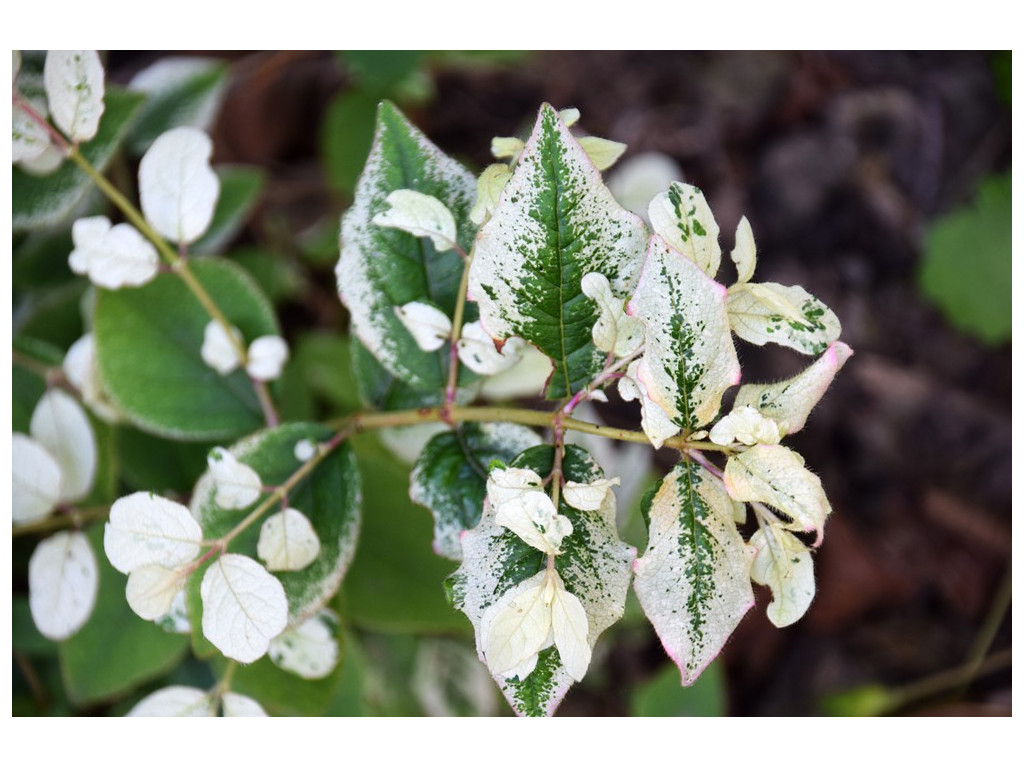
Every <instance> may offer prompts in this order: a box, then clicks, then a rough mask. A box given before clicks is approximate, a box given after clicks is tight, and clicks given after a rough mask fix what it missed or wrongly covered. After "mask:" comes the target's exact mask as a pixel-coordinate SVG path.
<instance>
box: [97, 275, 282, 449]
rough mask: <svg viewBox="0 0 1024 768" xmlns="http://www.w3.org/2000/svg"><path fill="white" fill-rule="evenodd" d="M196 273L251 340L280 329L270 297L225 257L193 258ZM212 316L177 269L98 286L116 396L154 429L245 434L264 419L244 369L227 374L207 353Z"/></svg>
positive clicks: (187, 435)
mask: <svg viewBox="0 0 1024 768" xmlns="http://www.w3.org/2000/svg"><path fill="white" fill-rule="evenodd" d="M191 268H192V271H193V272H194V273H195V276H196V278H197V279H198V280H199V282H200V283H202V284H203V286H204V287H205V288H206V290H207V291H208V292H209V293H210V295H211V296H213V297H214V300H215V301H216V302H217V304H218V305H219V306H220V308H221V311H223V312H224V313H225V315H226V316H227V318H228V320H229V321H230V322H231V323H232V324H233V325H235V326H237V327H238V328H239V329H240V330H241V332H242V335H243V336H244V338H245V339H246V341H251V340H253V339H255V338H258V337H260V336H266V335H276V334H278V333H279V330H278V327H277V319H276V317H275V315H274V309H273V307H272V306H271V304H270V302H269V301H267V299H266V298H265V297H264V296H263V294H262V293H260V290H259V288H258V287H257V286H256V284H255V283H254V282H253V280H252V278H250V277H249V275H248V274H246V273H245V272H243V271H242V270H241V269H240V268H239V267H237V266H235V265H234V264H232V263H230V262H228V261H224V260H220V259H218V260H214V259H196V260H193V261H192V262H191ZM209 322H210V316H209V315H208V314H207V313H206V310H205V309H203V307H202V305H201V304H200V303H199V301H198V300H197V299H196V298H195V297H194V296H193V294H192V292H191V291H190V290H189V289H188V287H187V286H186V285H185V284H184V282H182V281H181V280H180V279H179V278H178V277H177V276H176V275H173V274H164V275H160V276H159V277H157V278H156V279H155V280H153V281H152V282H150V283H148V284H147V285H145V286H143V287H141V288H134V289H128V288H126V289H122V290H119V291H98V292H97V298H96V313H95V321H94V331H93V332H94V334H95V338H96V360H97V364H98V365H99V370H100V375H101V377H102V379H103V381H104V383H105V384H106V385H107V392H108V394H109V395H110V399H111V400H112V401H113V402H114V403H115V404H116V405H117V407H118V408H119V409H120V410H121V411H122V412H124V414H125V415H126V416H127V417H128V419H129V420H130V421H131V422H132V423H134V424H135V425H136V426H138V427H139V428H140V429H143V430H145V431H147V432H150V433H153V434H157V435H162V436H164V437H169V438H171V439H176V440H222V439H230V438H235V437H239V436H241V435H244V434H247V433H249V432H252V431H253V430H255V429H258V428H259V427H260V425H261V424H262V423H263V415H262V412H261V410H260V406H259V401H258V400H257V399H256V394H255V392H254V391H253V387H252V382H250V381H249V378H248V376H246V374H245V372H244V371H241V370H237V371H235V372H233V373H232V374H230V375H228V376H221V375H220V374H219V373H217V371H215V370H213V368H211V367H210V366H209V365H207V364H206V363H205V362H204V361H203V359H202V357H201V356H200V350H201V349H202V346H203V337H204V332H205V329H206V326H207V324H208V323H209Z"/></svg>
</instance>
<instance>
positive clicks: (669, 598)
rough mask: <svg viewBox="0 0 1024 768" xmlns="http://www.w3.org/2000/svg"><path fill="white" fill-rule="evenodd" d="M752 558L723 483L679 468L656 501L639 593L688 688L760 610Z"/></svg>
mask: <svg viewBox="0 0 1024 768" xmlns="http://www.w3.org/2000/svg"><path fill="white" fill-rule="evenodd" d="M752 557H753V550H751V549H750V548H748V547H747V546H746V544H744V542H743V539H742V538H741V537H740V535H739V532H738V531H737V530H736V524H735V523H734V522H733V505H732V502H731V501H730V500H729V497H728V496H727V495H726V493H725V491H724V490H723V489H722V486H721V484H720V483H719V482H718V481H717V480H716V479H715V478H714V477H713V476H712V475H711V474H710V473H709V472H708V471H707V470H705V469H704V468H703V467H700V466H698V465H696V464H692V463H689V462H685V463H682V464H678V465H676V467H675V468H674V469H673V470H672V473H671V474H669V475H668V476H667V477H666V478H665V479H664V480H663V481H662V483H661V485H660V486H659V488H658V491H657V492H656V494H655V496H654V498H653V500H652V501H651V505H650V534H649V541H648V545H647V551H646V552H645V553H644V555H643V557H641V558H640V559H639V560H637V561H636V563H635V564H634V566H633V570H634V572H635V573H636V579H635V580H634V583H633V586H634V591H635V592H636V595H637V597H638V598H639V599H640V605H641V606H643V609H644V613H645V614H647V618H648V619H650V620H651V624H653V625H654V629H655V631H656V632H657V633H658V637H659V638H660V639H661V642H662V645H664V646H665V650H666V651H667V652H668V655H669V657H670V658H671V659H672V660H673V661H674V662H675V663H676V664H677V665H678V666H679V669H680V672H681V673H682V681H683V685H690V684H691V683H693V681H694V680H696V679H697V677H698V676H699V675H700V673H701V672H702V671H703V670H704V668H705V667H706V666H707V665H708V664H709V663H710V662H711V660H712V659H714V658H715V656H717V655H718V652H719V651H720V650H721V648H722V646H723V645H724V644H725V641H726V640H727V639H728V637H729V635H731V634H732V632H733V630H734V629H735V628H736V626H737V624H739V622H740V619H741V618H743V615H744V614H745V613H746V612H747V611H748V610H749V609H750V606H752V605H753V604H754V595H753V592H752V590H751V587H750V575H749V574H750V562H751V559H752Z"/></svg>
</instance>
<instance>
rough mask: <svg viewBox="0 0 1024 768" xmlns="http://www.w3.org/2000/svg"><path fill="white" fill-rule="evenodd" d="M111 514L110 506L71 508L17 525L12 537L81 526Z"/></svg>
mask: <svg viewBox="0 0 1024 768" xmlns="http://www.w3.org/2000/svg"><path fill="white" fill-rule="evenodd" d="M109 514H110V507H89V508H88V509H71V510H68V511H67V512H65V513H63V514H59V515H53V516H52V517H46V518H43V519H42V520H36V521H35V522H33V523H26V524H25V525H16V526H14V527H13V528H12V529H11V537H12V538H17V537H19V536H30V535H32V534H34V533H50V532H51V531H59V530H60V529H62V528H72V527H76V528H80V527H81V526H83V525H85V524H86V523H90V522H92V521H93V520H103V519H105V518H106V517H107V515H109Z"/></svg>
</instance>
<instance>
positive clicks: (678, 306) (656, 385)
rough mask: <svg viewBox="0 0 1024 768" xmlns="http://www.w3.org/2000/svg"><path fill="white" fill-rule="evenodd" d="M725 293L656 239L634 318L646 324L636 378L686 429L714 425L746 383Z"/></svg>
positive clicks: (634, 302) (631, 308)
mask: <svg viewBox="0 0 1024 768" xmlns="http://www.w3.org/2000/svg"><path fill="white" fill-rule="evenodd" d="M725 294H726V290H725V288H724V287H723V286H721V285H719V284H718V283H716V282H715V281H714V280H712V279H711V278H710V277H708V276H707V275H706V274H705V273H704V271H703V270H702V269H701V268H700V267H699V266H697V264H696V263H694V262H693V261H691V260H690V259H687V258H685V257H683V256H681V255H680V254H679V253H677V252H676V251H674V250H673V249H672V248H670V247H668V246H667V245H666V244H665V241H664V240H662V239H661V238H660V237H658V236H657V235H654V236H652V237H651V244H650V249H649V250H648V253H647V261H646V262H645V263H644V269H643V272H642V273H641V275H640V282H639V284H638V285H637V288H636V293H634V294H633V298H632V299H630V301H629V305H628V306H627V312H628V313H629V314H630V315H632V316H634V317H638V318H640V320H641V321H642V322H643V324H644V344H645V350H644V356H643V357H642V358H641V359H640V362H639V364H638V365H637V368H636V376H637V378H638V379H639V380H640V381H641V382H642V383H643V385H644V387H645V389H646V392H647V396H648V397H650V398H651V400H653V401H654V402H655V403H656V404H657V405H659V406H661V408H662V410H664V411H665V413H666V414H667V415H668V417H669V418H670V419H672V421H673V422H674V423H675V424H677V425H678V426H680V427H681V428H682V429H683V430H686V431H689V430H693V429H697V428H698V427H701V426H703V425H705V424H707V423H708V422H710V421H711V420H712V419H713V418H714V417H715V414H717V413H718V409H719V407H720V406H721V403H722V395H723V394H724V393H725V390H727V389H728V388H729V387H731V386H732V385H733V384H736V383H737V382H738V381H739V378H740V364H739V360H738V359H737V357H736V349H735V347H734V346H733V343H732V334H731V333H730V332H729V318H728V316H727V314H726V309H725Z"/></svg>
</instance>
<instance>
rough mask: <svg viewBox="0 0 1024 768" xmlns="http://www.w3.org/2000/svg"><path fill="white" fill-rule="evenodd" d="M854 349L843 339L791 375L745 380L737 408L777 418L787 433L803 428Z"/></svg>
mask: <svg viewBox="0 0 1024 768" xmlns="http://www.w3.org/2000/svg"><path fill="white" fill-rule="evenodd" d="M851 355H853V350H852V349H850V347H848V346H847V345H846V344H844V343H843V342H841V341H837V342H835V343H833V344H832V345H831V346H829V348H828V349H827V350H825V354H823V355H822V356H821V357H819V358H818V359H817V360H815V361H814V362H813V363H811V365H809V366H808V367H807V368H805V369H804V370H803V371H801V372H800V373H798V374H797V375H796V376H794V377H793V378H791V379H786V380H785V381H780V382H777V383H775V384H744V385H743V386H742V387H740V389H739V392H737V393H736V403H735V406H734V407H736V408H738V407H740V406H742V405H749V406H752V407H754V408H756V409H757V410H758V411H760V412H761V413H763V414H764V415H765V416H768V417H769V418H772V419H774V420H775V421H777V422H778V423H779V426H780V427H782V428H783V430H784V431H785V434H787V435H790V434H793V433H794V432H799V431H800V430H801V429H803V428H804V424H806V423H807V417H808V416H810V414H811V410H812V409H813V408H814V406H815V405H817V404H818V401H819V400H821V398H822V395H824V394H825V390H827V389H828V387H829V385H830V384H831V383H832V379H833V378H834V377H835V375H836V373H837V372H838V371H839V369H840V368H842V367H843V364H844V363H846V361H847V360H849V359H850V356H851Z"/></svg>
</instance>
